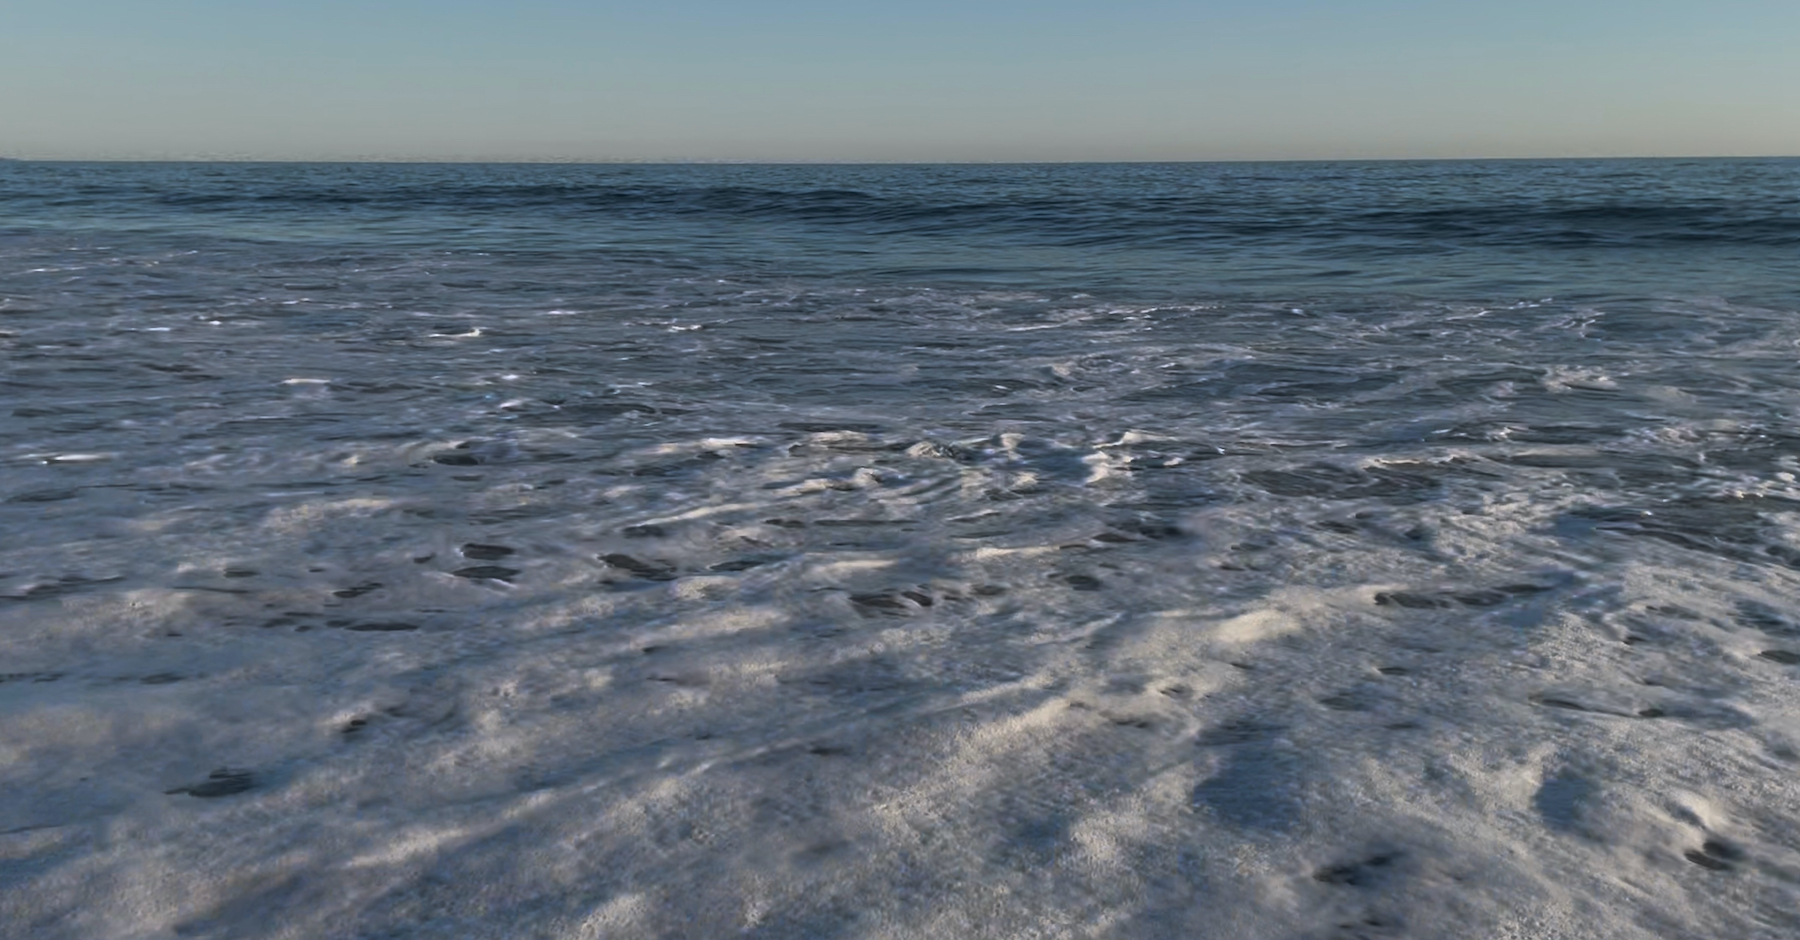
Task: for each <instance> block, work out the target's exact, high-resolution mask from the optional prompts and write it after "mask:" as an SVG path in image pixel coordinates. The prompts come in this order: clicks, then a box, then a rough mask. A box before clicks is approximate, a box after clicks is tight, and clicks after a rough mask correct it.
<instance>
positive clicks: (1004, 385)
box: [0, 160, 1800, 940]
mask: <svg viewBox="0 0 1800 940" xmlns="http://www.w3.org/2000/svg"><path fill="white" fill-rule="evenodd" d="M0 350H3V355H4V362H5V372H4V374H3V375H0V388H3V389H4V398H3V399H0V429H3V430H4V433H3V434H0V535H3V536H4V537H3V538H0V935H3V936H8V937H11V936H18V937H25V936H31V937H36V938H44V940H52V938H103V937H118V938H127V937H129V938H142V937H176V936H181V937H324V936H330V937H370V938H373V937H437V936H443V937H477V936H480V937H508V938H511V937H558V938H561V937H632V936H645V937H712V936H726V935H747V936H757V937H771V938H776V937H780V938H787V937H808V938H814V937H816V938H865V937H866V938H899V937H1007V938H1012V937H1119V938H1127V937H1129V938H1139V937H1142V938H1161V937H1177V936H1181V937H1219V938H1239V937H1245V938H1260V937H1270V938H1274V937H1282V938H1288V937H1304V938H1343V940H1348V938H1354V937H1367V938H1383V937H1446V936H1491V937H1502V936H1513V937H1595V938H1598V937H1607V938H1613V937H1628V938H1670V937H1745V938H1748V937H1769V938H1775V937H1791V936H1794V935H1795V934H1796V932H1800V916H1797V915H1796V914H1795V913H1794V912H1795V911H1796V910H1800V789H1797V786H1796V783H1795V780H1796V774H1797V772H1800V687H1797V686H1796V680H1797V679H1800V606H1797V605H1796V604H1795V603H1794V589H1795V587H1796V585H1797V584H1800V483H1797V482H1796V480H1795V476H1794V475H1795V474H1796V473H1800V425H1797V424H1796V415H1795V412H1796V409H1797V408H1800V370H1797V368H1796V365H1797V360H1800V161H1794V160H1786V161H1783V160H1763V161H1754V160H1719V161H1592V162H1543V163H1529V162H1493V163H1481V162H1469V163H1418V164H1406V163H1380V164H1227V165H1119V166H978V167H738V166H722V167H711V166H696V167H672V166H671V167H662V166H465V165H459V166H376V165H367V166H359V165H262V166H256V165H219V164H167V165H148V164H145V165H130V164H116V165H106V164H91V165H81V164H36V163H7V164H0Z"/></svg>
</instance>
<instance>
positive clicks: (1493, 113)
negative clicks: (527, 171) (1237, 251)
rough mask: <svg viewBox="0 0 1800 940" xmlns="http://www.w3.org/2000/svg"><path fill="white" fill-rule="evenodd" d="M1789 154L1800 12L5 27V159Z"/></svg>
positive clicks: (175, 4)
mask: <svg viewBox="0 0 1800 940" xmlns="http://www.w3.org/2000/svg"><path fill="white" fill-rule="evenodd" d="M1673 154H1715V155H1731V154H1800V0H1555V2H1553V0H1435V2H1428V0H1361V2H1356V0H1262V2H1248V0H1189V2H1179V3H1178V2H1172V0H1110V2H1094V0H1085V2H1077V0H1035V2H1024V0H909V2H904V3H899V2H886V3H868V2H865V3H858V2H856V0H832V2H826V0H764V2H753V0H737V2H727V0H657V2H648V0H646V2H636V3H618V2H587V3H577V2H568V0H511V2H508V3H500V2H491V0H481V2H478V0H362V2H348V0H308V2H298V0H264V2H257V0H232V2H226V0H0V155H11V156H22V157H46V158H55V157H62V158H108V157H127V158H133V157H151V158H160V157H247V158H263V159H321V158H322V159H342V158H377V159H407V158H414V159H417V158H424V159H437V158H451V159H455V158H464V159H469V158H475V159H482V158H485V159H553V158H573V159H627V160H634V159H702V160H875V161H887V160H1207V159H1244V158H1251V159H1260V158H1272V159H1288V158H1301V159H1305V158H1334V157H1343V158H1361V157H1457V156H1589V155H1673Z"/></svg>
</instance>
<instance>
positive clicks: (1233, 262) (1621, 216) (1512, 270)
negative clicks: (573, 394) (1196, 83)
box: [0, 159, 1800, 305]
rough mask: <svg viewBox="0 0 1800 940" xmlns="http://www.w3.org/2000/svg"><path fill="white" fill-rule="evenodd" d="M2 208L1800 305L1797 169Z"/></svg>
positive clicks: (124, 221) (1569, 170) (224, 234)
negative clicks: (1799, 297) (1799, 294)
mask: <svg viewBox="0 0 1800 940" xmlns="http://www.w3.org/2000/svg"><path fill="white" fill-rule="evenodd" d="M0 225H3V226H4V230H5V231H6V232H7V233H8V234H9V235H10V236H11V237H13V238H21V237H24V238H43V237H49V236H54V235H56V234H58V233H64V234H68V235H78V236H79V237H82V238H93V237H97V236H104V237H106V238H108V239H110V240H114V241H118V242H120V244H121V245H122V246H129V247H135V248H139V249H142V248H148V247H150V246H161V247H173V246H183V247H194V246H199V245H205V246H206V247H208V248H209V249H212V250H226V249H235V250H243V251H246V252H250V253H251V257H255V246H260V247H262V248H264V249H265V250H267V251H269V252H272V253H274V256H282V255H283V254H285V253H283V252H281V251H280V248H281V247H282V246H286V247H287V248H288V249H290V251H291V250H293V249H300V250H322V251H332V250H347V251H356V252H373V253H376V254H378V255H389V256H392V257H396V258H398V257H406V256H407V255H408V253H410V252H419V251H424V252H448V253H453V254H455V253H470V252H490V253H498V254H502V255H504V256H505V257H506V259H507V261H508V264H509V266H510V267H512V268H514V269H516V270H518V271H520V272H521V273H524V272H525V271H529V272H531V274H532V275H533V276H535V277H541V278H545V279H546V280H548V281H550V282H552V283H556V284H561V285H565V286H568V287H577V286H580V285H582V284H583V283H584V280H583V279H584V278H585V279H587V280H589V281H591V279H592V278H594V277H596V276H605V275H606V274H607V273H609V271H611V270H612V269H615V268H616V267H617V266H621V265H626V266H632V267H633V268H634V269H635V267H636V266H638V265H648V266H650V267H651V268H652V269H660V270H664V271H667V272H670V273H674V272H678V271H682V272H692V273H700V274H705V275H710V276H733V277H757V278H777V279H786V278H797V279H805V280H806V281H807V282H809V283H831V284H851V285H855V286H873V285H876V284H902V285H907V286H914V287H925V286H935V287H949V286H956V287H967V286H983V287H1000V288H1008V289H1022V290H1036V291H1102V292H1105V295H1106V296H1107V297H1109V298H1111V299H1119V300H1145V299H1162V300H1167V299H1179V300H1185V301H1211V300H1220V299H1234V300H1237V299H1255V300H1265V301H1274V302H1288V301H1299V300H1308V299H1315V298H1317V299H1326V298H1352V299H1354V298H1368V297H1371V296H1377V297H1411V298H1416V299H1421V300H1428V301H1467V302H1478V303H1501V302H1507V301H1514V300H1525V299H1533V300H1535V299H1538V298H1540V297H1543V296H1546V295H1554V296H1559V297H1564V298H1569V299H1581V300H1609V301H1642V300H1648V299H1654V298H1664V297H1681V298H1686V297H1700V296H1705V297H1725V298H1730V299H1732V300H1734V301H1740V302H1751V303H1764V304H1789V305H1792V303H1793V301H1794V298H1795V297H1796V296H1797V295H1796V289H1797V288H1796V286H1795V283H1794V276H1793V265H1794V262H1795V256H1796V251H1797V250H1800V160H1793V159H1767V160H1602V161H1546V162H1535V161H1468V162H1463V161H1455V162H1418V163H1402V162H1392V163H1267V164H1256V163H1249V164H1121V165H1036V166H898V167H894V166H531V165H513V166H486V165H443V166H395V165H354V164H346V165H337V164H330V165H304V164H302V165H234V164H9V165H6V166H5V167H4V168H0ZM301 246H304V248H302V247H301ZM577 272H581V273H577Z"/></svg>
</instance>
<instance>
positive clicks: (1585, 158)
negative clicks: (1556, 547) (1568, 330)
mask: <svg viewBox="0 0 1800 940" xmlns="http://www.w3.org/2000/svg"><path fill="white" fill-rule="evenodd" d="M1794 159H1800V153H1788V154H1783V153H1765V154H1656V155H1632V154H1608V155H1562V156H1468V157H1213V158H1198V159H1173V160H1155V159H1121V160H830V159H826V160H805V159H773V160H763V159H732V158H705V157H647V158H606V157H596V158H586V157H562V156H557V157H507V158H485V157H474V156H471V157H379V156H368V157H322V158H305V157H245V156H216V157H215V156H185V157H20V156H8V155H4V154H0V163H120V164H123V163H217V164H274V165H284V164H294V165H301V164H335V165H347V166H371V165H395V166H456V165H468V166H1129V165H1143V166H1158V165H1170V164H1228V163H1500V162H1516V163H1526V162H1536V163H1547V162H1594V161H1606V160H1616V161H1625V160H1794Z"/></svg>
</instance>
